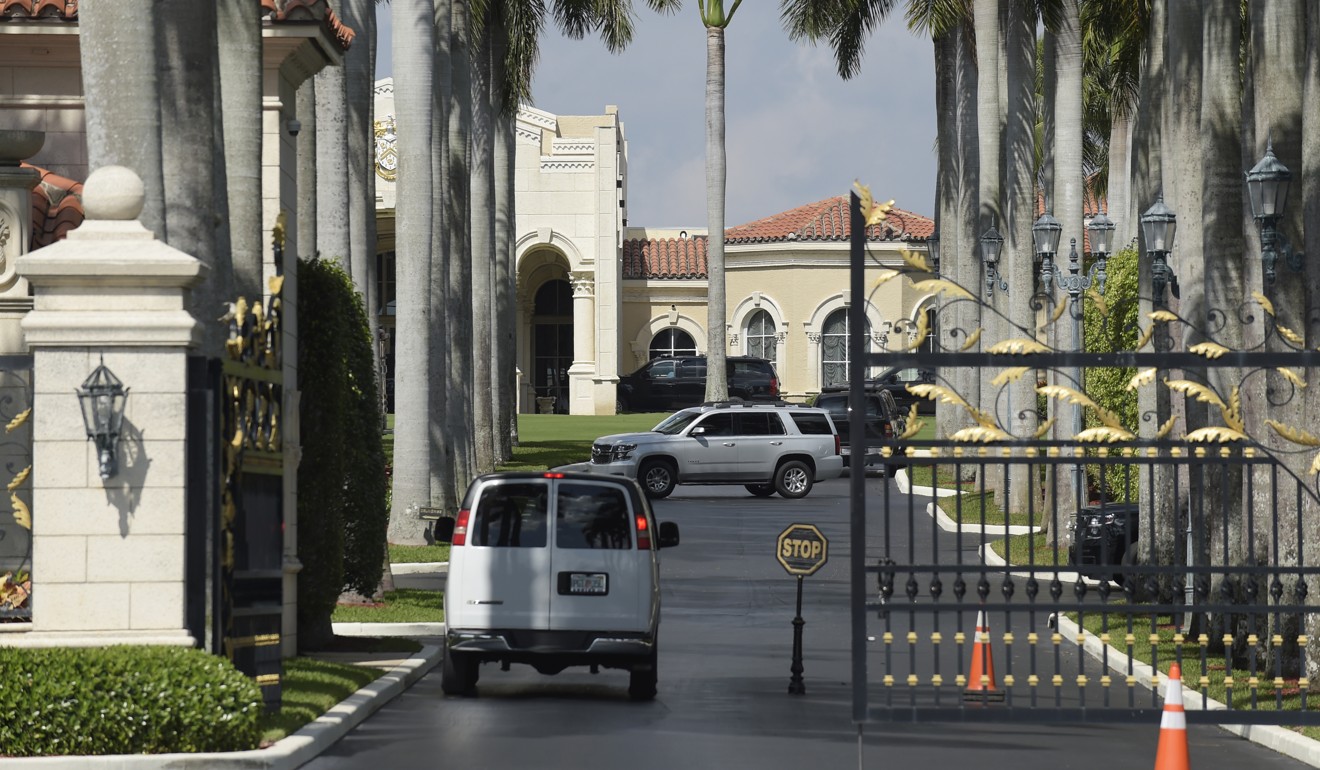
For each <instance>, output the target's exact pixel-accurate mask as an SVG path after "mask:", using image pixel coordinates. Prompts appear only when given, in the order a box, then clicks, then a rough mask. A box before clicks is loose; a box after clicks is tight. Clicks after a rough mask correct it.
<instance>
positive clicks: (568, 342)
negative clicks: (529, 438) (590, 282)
mask: <svg viewBox="0 0 1320 770" xmlns="http://www.w3.org/2000/svg"><path fill="white" fill-rule="evenodd" d="M572 365H573V289H572V287H571V286H570V285H569V283H568V281H565V280H563V279H559V278H555V279H551V280H549V281H546V282H545V283H543V284H541V288H539V289H537V290H536V297H535V298H534V299H533V301H532V393H533V395H534V396H535V397H536V398H538V399H540V398H554V402H553V409H554V411H555V413H556V414H568V368H569V367H570V366H572ZM542 403H545V402H540V401H538V402H537V404H538V406H539V405H540V404H542ZM536 411H541V410H540V409H539V408H538V409H537V410H536Z"/></svg>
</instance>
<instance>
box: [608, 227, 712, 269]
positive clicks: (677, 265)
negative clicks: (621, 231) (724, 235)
mask: <svg viewBox="0 0 1320 770" xmlns="http://www.w3.org/2000/svg"><path fill="white" fill-rule="evenodd" d="M623 277H624V278H705V277H706V237H705V236H699V237H694V238H652V239H650V240H646V241H643V240H639V239H633V240H627V241H624V242H623Z"/></svg>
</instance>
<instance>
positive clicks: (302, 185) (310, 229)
mask: <svg viewBox="0 0 1320 770" xmlns="http://www.w3.org/2000/svg"><path fill="white" fill-rule="evenodd" d="M297 105H298V106H297V111H296V114H297V116H298V122H299V124H300V126H299V129H298V251H299V254H298V256H299V257H300V258H301V259H311V258H313V257H315V256H316V201H317V198H318V197H319V193H318V192H317V190H316V79H315V78H308V79H307V80H304V81H303V84H302V85H301V86H299V87H298V102H297Z"/></svg>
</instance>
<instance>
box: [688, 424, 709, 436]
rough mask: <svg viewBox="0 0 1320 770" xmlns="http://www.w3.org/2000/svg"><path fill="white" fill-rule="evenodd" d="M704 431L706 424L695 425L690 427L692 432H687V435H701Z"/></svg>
mask: <svg viewBox="0 0 1320 770" xmlns="http://www.w3.org/2000/svg"><path fill="white" fill-rule="evenodd" d="M705 433H706V426H704V425H698V426H697V427H695V428H693V429H692V432H691V433H689V434H688V435H689V436H702V435H705Z"/></svg>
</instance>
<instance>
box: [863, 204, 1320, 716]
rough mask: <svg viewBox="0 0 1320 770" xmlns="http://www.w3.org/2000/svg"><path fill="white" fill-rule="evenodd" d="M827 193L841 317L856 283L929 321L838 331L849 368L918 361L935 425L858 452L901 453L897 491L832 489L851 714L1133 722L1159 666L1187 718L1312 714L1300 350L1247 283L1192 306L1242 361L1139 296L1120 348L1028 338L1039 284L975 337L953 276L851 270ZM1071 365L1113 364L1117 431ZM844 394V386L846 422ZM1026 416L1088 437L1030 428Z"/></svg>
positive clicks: (1041, 312) (1314, 546) (1317, 619)
mask: <svg viewBox="0 0 1320 770" xmlns="http://www.w3.org/2000/svg"><path fill="white" fill-rule="evenodd" d="M852 201H853V206H852V220H851V231H852V294H851V305H850V308H851V309H850V312H852V313H855V314H857V318H856V319H855V320H856V321H857V323H855V324H854V325H853V326H854V328H861V326H862V324H861V323H860V321H861V314H862V313H863V312H864V309H865V307H866V305H867V302H868V301H869V297H868V296H867V293H868V280H869V285H870V286H875V285H876V283H877V277H876V276H877V271H878V272H879V273H880V275H879V278H878V281H879V282H883V281H885V280H890V279H894V278H899V277H900V276H902V277H903V279H905V280H910V281H913V282H915V283H917V284H918V285H919V286H920V290H922V291H928V292H933V293H937V294H939V295H940V296H941V298H942V300H943V304H942V306H941V310H940V312H941V314H946V313H947V317H944V316H943V315H942V317H941V318H940V319H939V329H940V337H939V339H938V340H937V341H936V343H935V344H934V345H932V344H930V340H929V339H927V337H928V334H929V331H930V330H929V329H928V328H926V327H927V324H926V323H922V321H921V319H920V318H919V319H918V321H917V322H916V323H915V324H914V325H913V327H912V328H908V329H905V330H904V331H907V332H909V333H908V334H907V335H896V336H897V337H900V338H901V337H904V336H906V337H907V343H906V344H907V347H906V348H905V349H900V350H889V351H886V352H883V353H869V354H868V353H866V352H865V348H864V347H863V345H864V341H863V340H862V339H861V338H859V337H855V338H854V339H852V340H850V345H852V349H851V356H852V358H853V360H859V361H865V362H866V364H867V366H872V367H881V366H883V367H890V366H894V367H901V368H908V367H911V368H916V369H920V370H923V371H925V370H929V371H934V372H936V373H937V376H936V379H935V381H934V382H933V383H928V384H921V385H915V386H912V388H911V390H912V392H914V393H915V394H917V395H919V396H922V397H925V398H929V399H931V400H935V401H937V402H938V403H939V409H940V411H941V412H942V413H944V414H945V415H947V414H948V412H947V411H946V410H951V411H952V412H954V413H956V414H957V415H958V416H959V417H960V418H961V419H960V420H944V421H942V423H941V425H942V427H945V428H947V429H946V430H945V433H946V434H947V435H946V436H945V437H944V438H940V439H931V440H921V441H918V440H917V439H916V435H917V434H918V433H919V431H920V428H921V425H920V424H919V423H920V422H922V421H929V420H928V419H927V418H922V417H919V416H918V414H917V412H916V410H915V409H914V410H913V411H912V412H911V413H910V414H909V416H908V423H907V425H906V429H905V430H904V431H903V435H901V436H899V437H896V438H895V439H894V440H891V441H886V442H884V443H883V444H882V445H881V447H880V448H881V451H882V453H886V454H895V453H896V454H899V455H902V456H904V457H905V463H906V465H907V469H906V471H905V479H906V483H907V484H908V485H909V486H908V487H906V488H903V487H901V486H900V490H904V491H906V494H905V493H904V491H894V490H893V489H892V485H888V484H886V485H883V486H882V487H876V489H883V490H884V491H883V492H881V493H880V497H879V498H877V497H876V496H874V495H872V496H868V494H867V489H868V487H867V484H866V479H865V477H864V475H863V474H853V477H852V479H851V498H852V508H851V510H852V518H851V533H850V534H851V540H852V542H853V543H855V544H864V547H854V548H853V549H852V564H851V588H852V649H853V718H854V721H855V722H857V723H858V724H859V725H860V724H861V723H864V722H869V721H925V720H932V721H990V722H993V721H1012V720H1019V719H1022V720H1029V721H1032V722H1043V721H1073V722H1077V721H1088V722H1090V721H1094V722H1118V721H1129V720H1136V721H1142V722H1146V723H1151V721H1152V720H1155V721H1156V722H1157V721H1158V719H1159V716H1158V712H1159V710H1160V709H1161V704H1162V699H1161V696H1162V695H1163V693H1164V691H1165V687H1166V683H1167V681H1168V679H1167V677H1168V674H1169V671H1170V665H1169V664H1171V663H1176V664H1177V665H1178V667H1179V668H1180V670H1181V674H1182V682H1183V685H1184V687H1185V688H1187V690H1186V697H1185V700H1186V702H1187V707H1188V713H1187V718H1188V720H1189V721H1192V722H1204V723H1213V724H1320V702H1317V700H1316V699H1314V698H1312V697H1311V695H1312V694H1311V692H1310V675H1311V672H1314V671H1316V670H1318V669H1320V646H1317V643H1316V642H1315V641H1313V638H1314V636H1315V634H1316V632H1317V630H1320V629H1317V628H1316V626H1317V625H1318V624H1320V616H1317V615H1316V614H1315V613H1316V612H1317V610H1320V606H1317V602H1316V598H1315V596H1314V594H1313V592H1312V591H1311V589H1312V588H1313V587H1315V585H1316V578H1315V575H1316V573H1317V572H1320V542H1313V541H1317V540H1318V539H1320V497H1318V496H1317V487H1316V474H1317V473H1318V472H1320V456H1317V451H1318V448H1320V437H1317V436H1315V435H1313V433H1312V432H1308V430H1307V429H1306V428H1305V427H1304V425H1303V424H1301V423H1303V418H1302V413H1301V410H1300V409H1299V408H1298V404H1299V403H1302V401H1301V396H1300V394H1301V392H1302V388H1304V387H1306V383H1305V379H1304V377H1305V373H1306V371H1307V368H1308V367H1316V366H1317V365H1320V356H1318V355H1317V354H1316V353H1315V352H1311V351H1307V350H1305V349H1304V346H1303V345H1302V344H1301V338H1300V337H1299V335H1297V334H1296V333H1295V332H1293V331H1291V330H1290V329H1288V328H1286V327H1285V326H1284V325H1283V324H1282V323H1281V322H1279V321H1278V319H1277V318H1276V316H1275V311H1274V308H1273V307H1272V306H1271V305H1270V303H1269V300H1268V299H1266V298H1265V297H1264V296H1263V295H1260V294H1256V295H1254V297H1253V298H1252V299H1250V300H1248V302H1249V303H1250V305H1251V308H1252V310H1251V311H1250V312H1240V313H1235V314H1220V315H1219V316H1218V320H1219V321H1220V322H1221V324H1222V323H1226V322H1227V321H1228V320H1229V319H1232V318H1236V319H1237V320H1239V321H1241V322H1242V323H1243V324H1244V325H1250V326H1252V328H1254V329H1255V330H1256V338H1255V344H1254V345H1253V346H1252V347H1251V348H1250V349H1249V350H1245V351H1244V350H1233V349H1230V348H1229V347H1228V346H1225V345H1221V344H1219V343H1218V342H1216V341H1215V334H1213V333H1210V332H1209V331H1207V330H1206V329H1204V328H1198V327H1197V326H1196V325H1195V324H1193V323H1191V322H1189V321H1188V320H1187V319H1185V318H1183V317H1181V316H1179V315H1177V314H1176V313H1174V312H1170V311H1169V310H1168V309H1167V308H1163V307H1162V306H1161V305H1160V304H1155V305H1153V306H1151V305H1150V304H1149V300H1147V304H1146V305H1145V313H1144V314H1143V315H1142V316H1141V317H1140V322H1141V329H1140V330H1139V331H1140V332H1141V334H1140V335H1139V339H1138V340H1137V344H1136V345H1135V346H1133V347H1132V349H1128V350H1121V351H1119V352H1107V353H1099V352H1080V351H1078V350H1076V347H1075V346H1074V347H1073V348H1072V349H1071V351H1068V350H1064V349H1062V348H1065V347H1068V346H1066V345H1050V344H1048V340H1049V333H1048V327H1049V326H1050V324H1051V323H1053V322H1054V321H1058V320H1059V318H1060V317H1061V316H1062V315H1063V311H1064V310H1065V309H1063V308H1060V307H1059V305H1058V304H1057V303H1061V302H1065V301H1067V298H1066V297H1064V296H1062V295H1061V296H1060V297H1059V298H1058V299H1054V298H1051V297H1050V296H1048V295H1045V294H1038V295H1037V296H1036V297H1035V298H1033V300H1032V302H1033V305H1032V307H1033V309H1034V311H1035V315H1036V319H1037V322H1039V323H1037V322H1033V323H1032V324H1031V325H1030V326H1026V327H1024V326H1023V325H1021V324H1014V323H1011V322H1009V321H1008V320H1007V319H1006V318H1005V319H1003V320H1001V321H996V322H995V324H991V322H990V318H991V316H993V315H995V314H996V311H995V310H994V308H993V307H991V306H990V305H989V304H987V303H985V302H983V301H982V300H981V299H980V298H979V297H978V293H977V291H976V287H972V290H970V291H969V290H968V289H967V288H965V287H963V286H961V285H959V284H957V283H955V282H953V281H950V280H948V279H947V278H943V277H941V276H939V275H938V274H936V273H934V272H933V271H932V270H931V268H930V267H929V266H928V265H927V264H926V262H925V260H924V259H923V258H922V257H920V256H913V255H909V256H908V257H907V258H906V259H905V265H904V266H903V267H901V268H899V269H882V268H880V266H878V265H877V264H871V265H869V269H870V271H871V272H870V273H869V274H868V272H867V270H868V264H867V263H868V261H869V258H868V256H867V255H866V253H865V231H866V220H865V217H864V216H863V213H862V206H861V202H860V199H859V197H858V196H856V195H854V196H853V199H852ZM1074 299H1075V297H1074ZM1013 301H1016V302H1026V301H1027V300H1024V299H1020V298H1016V299H1014V300H1013ZM1084 301H1085V300H1084ZM959 303H961V304H962V305H963V308H962V310H961V311H958V310H954V311H950V310H949V309H950V308H953V307H956V306H957V305H958V304H959ZM1073 304H1074V307H1073V308H1072V309H1073V310H1075V309H1076V302H1074V303H1073ZM1056 310H1057V311H1058V312H1056ZM967 311H971V312H967ZM967 319H973V320H972V321H971V324H970V325H969V324H968V323H967ZM1101 322H1102V323H1103V322H1104V321H1103V320H1102V321H1101ZM1078 323H1080V321H1079V322H1078ZM986 327H990V328H996V329H998V330H999V331H998V333H995V334H991V333H986V332H984V331H983V329H984V328H986ZM1222 328H1223V327H1222V325H1221V326H1220V327H1219V328H1218V329H1216V330H1215V331H1216V332H1218V331H1222ZM992 337H993V338H992ZM1198 340H1199V341H1198ZM978 346H979V351H978V349H977V348H978ZM1082 369H1086V370H1088V371H1090V370H1099V369H1113V370H1117V369H1124V370H1129V371H1130V378H1129V379H1128V380H1127V386H1128V388H1129V389H1131V390H1132V391H1135V392H1136V393H1138V398H1140V399H1142V410H1141V411H1140V415H1141V417H1140V418H1139V422H1140V425H1131V424H1124V420H1122V419H1120V418H1119V416H1118V415H1116V414H1115V413H1113V412H1112V411H1111V410H1108V409H1106V408H1105V407H1104V406H1103V405H1101V404H1099V403H1097V402H1096V401H1094V400H1092V399H1091V398H1090V397H1089V396H1088V395H1087V393H1086V392H1085V388H1084V387H1082V385H1081V383H1080V381H1079V377H1078V374H1079V372H1080V370H1082ZM863 370H864V367H858V368H857V371H859V372H861V371H863ZM865 387H866V383H865V382H864V381H863V380H862V379H861V378H860V377H859V378H855V379H854V380H853V381H852V383H851V397H852V399H853V407H854V408H853V410H852V414H853V415H855V417H854V418H853V419H855V420H858V421H859V422H860V420H861V419H862V415H863V414H864V410H863V409H862V408H861V404H862V398H863V394H864V390H865ZM964 391H966V392H971V393H973V395H965V394H964ZM1015 399H1016V403H1017V404H1018V407H1017V408H1013V407H1012V406H1011V405H1012V404H1013V403H1014V402H1015ZM1252 399H1257V401H1255V402H1254V403H1253V402H1252ZM1041 402H1044V403H1046V404H1053V405H1054V407H1053V408H1055V409H1057V411H1058V412H1059V413H1060V414H1068V415H1070V416H1071V414H1073V413H1074V410H1076V411H1078V412H1085V413H1086V414H1088V415H1090V416H1091V417H1092V420H1091V422H1092V427H1089V428H1085V429H1080V430H1067V431H1063V432H1060V433H1057V434H1055V435H1054V436H1053V437H1051V430H1052V427H1053V424H1055V423H1052V422H1051V421H1048V420H1046V419H1045V416H1044V414H1042V412H1041V406H1040V404H1041ZM1244 415H1248V416H1246V417H1244ZM1290 415H1291V416H1292V420H1291V421H1290V419H1289V416H1290ZM1175 418H1176V419H1175ZM1310 422H1311V423H1312V424H1314V419H1313V418H1312V419H1311V420H1310ZM950 426H953V427H950ZM1024 426H1025V427H1024ZM1038 426H1039V427H1038ZM851 432H852V435H854V436H864V431H863V430H862V426H861V425H859V424H855V425H853V426H852V429H851ZM854 451H858V450H857V449H854ZM1082 479H1087V480H1088V483H1082ZM940 486H944V487H947V488H949V489H951V490H952V494H949V495H948V496H943V497H937V496H934V495H935V492H934V488H936V487H940ZM914 487H915V488H914ZM920 487H931V489H930V490H921V489H919V488H920ZM1308 533H1316V534H1315V536H1313V537H1308ZM1225 712H1228V713H1225Z"/></svg>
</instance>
